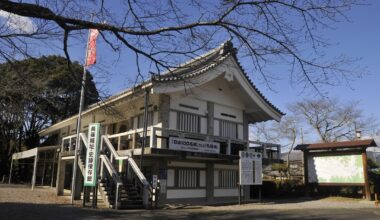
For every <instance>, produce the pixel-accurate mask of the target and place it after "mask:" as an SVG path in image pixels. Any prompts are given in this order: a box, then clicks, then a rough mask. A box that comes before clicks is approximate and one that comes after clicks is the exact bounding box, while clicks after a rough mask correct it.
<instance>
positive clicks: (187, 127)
mask: <svg viewBox="0 0 380 220" xmlns="http://www.w3.org/2000/svg"><path fill="white" fill-rule="evenodd" d="M199 121H200V117H199V116H198V115H195V114H190V113H185V112H178V114H177V129H178V130H181V131H187V132H193V133H199V130H200V128H199V125H200V122H199Z"/></svg>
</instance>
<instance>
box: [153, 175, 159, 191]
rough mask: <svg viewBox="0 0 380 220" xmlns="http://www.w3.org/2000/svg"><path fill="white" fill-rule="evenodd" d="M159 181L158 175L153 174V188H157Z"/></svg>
mask: <svg viewBox="0 0 380 220" xmlns="http://www.w3.org/2000/svg"><path fill="white" fill-rule="evenodd" d="M157 181H158V178H157V175H153V176H152V188H153V189H155V188H157Z"/></svg>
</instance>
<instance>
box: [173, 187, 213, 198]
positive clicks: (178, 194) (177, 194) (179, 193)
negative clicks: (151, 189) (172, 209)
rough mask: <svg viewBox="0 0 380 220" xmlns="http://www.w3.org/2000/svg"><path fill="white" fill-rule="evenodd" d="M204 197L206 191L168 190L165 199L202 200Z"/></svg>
mask: <svg viewBox="0 0 380 220" xmlns="http://www.w3.org/2000/svg"><path fill="white" fill-rule="evenodd" d="M203 197H206V189H168V190H167V192H166V198H167V199H184V198H203Z"/></svg>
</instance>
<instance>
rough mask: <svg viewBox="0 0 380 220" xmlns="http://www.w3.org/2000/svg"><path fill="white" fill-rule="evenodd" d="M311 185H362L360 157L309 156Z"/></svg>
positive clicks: (361, 160)
mask: <svg viewBox="0 0 380 220" xmlns="http://www.w3.org/2000/svg"><path fill="white" fill-rule="evenodd" d="M307 162H308V171H309V172H308V173H309V182H311V183H338V184H339V183H358V184H361V183H364V171H363V158H362V155H336V156H309V157H308V160H307Z"/></svg>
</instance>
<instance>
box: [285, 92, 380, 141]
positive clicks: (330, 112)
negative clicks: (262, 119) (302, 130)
mask: <svg viewBox="0 0 380 220" xmlns="http://www.w3.org/2000/svg"><path fill="white" fill-rule="evenodd" d="M290 109H291V110H292V111H293V112H294V114H296V115H299V116H301V117H303V118H304V120H305V121H306V123H307V124H309V125H310V126H311V127H312V128H313V129H314V130H315V131H316V133H317V134H318V135H319V137H320V139H321V141H323V142H333V141H339V140H353V139H355V137H356V134H355V132H356V131H357V130H359V131H361V132H362V133H363V135H370V134H372V133H373V132H374V131H376V130H377V127H378V124H377V122H376V119H374V118H372V117H365V116H364V115H363V112H362V110H361V109H360V108H359V107H358V102H351V103H342V102H340V101H339V100H337V99H323V98H321V99H316V100H311V99H306V100H303V101H300V102H296V103H294V104H292V105H291V107H290Z"/></svg>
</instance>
